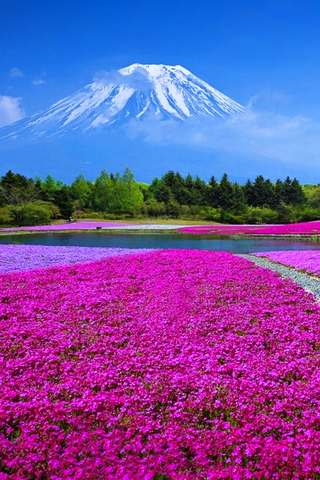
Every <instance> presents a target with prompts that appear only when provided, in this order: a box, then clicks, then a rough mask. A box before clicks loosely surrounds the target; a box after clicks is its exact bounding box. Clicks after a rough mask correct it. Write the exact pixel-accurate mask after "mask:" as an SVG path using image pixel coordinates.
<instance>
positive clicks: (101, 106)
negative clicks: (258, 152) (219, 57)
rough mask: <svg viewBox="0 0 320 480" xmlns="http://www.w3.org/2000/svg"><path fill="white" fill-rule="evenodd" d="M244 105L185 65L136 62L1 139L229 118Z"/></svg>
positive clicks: (102, 76)
mask: <svg viewBox="0 0 320 480" xmlns="http://www.w3.org/2000/svg"><path fill="white" fill-rule="evenodd" d="M242 111H243V107H242V106H241V105H240V104H238V103H237V102H235V101H233V100H231V99H230V98H229V97H227V96H226V95H224V94H223V93H221V92H219V91H218V90H216V89H215V88H213V87H211V86H210V85H209V84H207V83H206V82H204V81H202V80H201V79H200V78H198V77H196V76H195V75H193V74H192V73H191V72H189V70H187V69H186V68H184V67H182V66H181V65H175V66H170V65H163V64H160V65H155V64H147V65H143V64H140V63H134V64H132V65H130V66H128V67H125V68H121V69H120V70H118V71H117V72H112V73H108V72H102V73H100V74H99V75H98V76H97V78H96V79H95V80H94V82H92V83H91V84H89V85H87V86H85V87H84V88H83V89H82V90H79V91H78V92H76V93H75V94H73V95H70V96H69V97H66V98H64V99H62V100H60V101H59V102H57V103H55V104H54V105H52V106H51V107H49V108H48V109H47V110H45V111H43V112H40V113H38V114H36V115H33V116H31V117H29V118H26V119H24V120H21V121H20V122H17V123H15V124H12V125H10V126H8V127H4V129H1V130H0V138H3V137H4V136H6V137H8V136H16V135H18V134H20V133H21V132H22V131H24V132H25V133H27V132H29V133H30V134H31V135H32V136H51V135H55V134H57V133H59V134H62V133H66V132H67V131H68V130H77V129H79V130H81V131H85V130H90V129H95V128H101V127H110V126H111V125H121V124H124V123H126V122H128V121H129V120H132V119H135V120H137V121H140V120H142V119H143V118H144V117H146V116H149V117H150V116H155V117H156V118H158V119H159V120H178V121H183V120H185V119H186V118H188V117H192V116H197V117H212V118H214V117H218V118H219V117H220V118H221V117H226V116H228V115H233V114H237V113H242Z"/></svg>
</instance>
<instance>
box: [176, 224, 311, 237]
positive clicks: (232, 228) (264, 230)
mask: <svg viewBox="0 0 320 480" xmlns="http://www.w3.org/2000/svg"><path fill="white" fill-rule="evenodd" d="M179 231H180V232H184V233H193V234H198V235H209V234H211V235H238V234H241V233H243V234H252V235H254V234H256V235H320V221H316V222H306V223H291V224H288V225H263V226H262V225H199V226H196V227H183V228H179Z"/></svg>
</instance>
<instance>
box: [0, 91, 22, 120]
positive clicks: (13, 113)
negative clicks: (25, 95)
mask: <svg viewBox="0 0 320 480" xmlns="http://www.w3.org/2000/svg"><path fill="white" fill-rule="evenodd" d="M20 100H21V98H16V97H9V96H7V95H0V128H1V127H4V126H5V125H9V124H10V123H14V122H16V121H18V120H21V118H23V117H25V111H24V110H23V108H22V107H21V106H20Z"/></svg>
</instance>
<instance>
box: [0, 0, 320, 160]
mask: <svg viewBox="0 0 320 480" xmlns="http://www.w3.org/2000/svg"><path fill="white" fill-rule="evenodd" d="M319 25H320V3H319V2H318V1H312V0H305V1H304V2H302V0H261V1H257V0H243V1H240V0H224V1H223V2H222V1H219V2H218V1H215V0H208V1H204V0H197V1H193V2H189V1H188V0H171V1H170V2H169V1H167V0H162V1H159V0H157V1H155V0H148V1H144V2H142V1H127V0H122V1H118V2H110V1H107V0H91V1H90V2H89V1H87V0H28V1H26V0H0V52H1V56H0V126H3V125H4V124H5V123H9V122H11V121H13V120H17V119H18V118H19V117H22V116H23V115H31V114H33V113H35V112H37V111H39V110H41V109H44V108H46V107H48V106H49V105H50V104H52V103H53V102H55V101H58V100H60V99H61V98H63V97H64V96H67V95H69V94H72V93H74V92H75V91H76V90H77V89H79V88H82V87H83V86H84V85H86V84H87V83H90V82H91V81H92V78H93V77H94V75H95V73H96V72H97V71H100V70H106V71H109V70H114V69H118V68H121V67H124V66H127V65H130V64H132V63H136V62H139V63H165V64H170V65H176V64H180V65H183V66H184V67H186V68H187V69H189V70H190V71H191V72H192V73H194V74H195V75H197V76H198V77H200V78H201V79H203V80H205V81H207V82H208V83H210V84H211V85H212V86H214V87H215V88H217V89H218V90H220V91H222V92H223V93H225V94H226V95H228V96H230V97H231V98H232V99H234V100H236V101H238V102H239V103H241V104H243V105H245V106H248V105H250V106H252V105H254V109H255V112H254V115H253V116H249V117H248V116H247V117H246V121H245V122H244V123H243V125H242V126H240V127H239V128H238V127H237V132H231V133H230V128H229V127H228V128H229V130H228V135H229V136H230V138H231V140H230V142H231V143H232V141H234V142H238V141H239V140H238V139H239V136H242V131H243V130H242V129H245V130H246V132H248V131H250V132H255V131H256V126H257V125H258V124H259V131H260V133H261V132H262V131H263V132H264V133H265V131H266V129H269V130H270V129H271V127H272V125H274V126H275V127H274V130H273V132H271V136H274V135H275V134H277V135H278V137H277V142H278V143H277V145H280V146H281V149H282V151H283V152H284V153H283V155H282V157H283V158H286V162H287V163H286V164H287V165H288V162H290V161H292V162H293V163H297V162H298V160H297V158H295V155H294V150H295V151H297V152H298V154H299V159H301V161H302V162H304V161H305V159H302V158H301V156H303V154H302V153H301V152H303V148H304V145H308V148H309V150H308V152H309V153H310V155H311V156H312V155H313V166H317V158H319V159H320V142H319V141H318V138H319V133H320V118H319V116H320V115H319V103H320V81H319V79H320V55H319V46H320V28H319ZM250 108H251V107H250ZM273 116H274V117H273ZM248 118H249V120H248ZM248 121H250V122H251V123H250V125H249V127H250V128H249V129H248V128H247V125H248ZM246 122H247V123H246ZM292 125H293V126H294V127H292ZM300 125H302V126H303V132H302V129H301V128H300ZM278 132H280V134H278ZM295 132H299V133H300V134H301V135H302V136H301V140H300V139H298V140H297V139H296V143H295V144H294V145H293V143H292V141H291V139H292V138H296V137H297V135H296V133H295ZM301 132H302V133H301ZM250 135H251V133H250ZM252 135H254V133H252ZM279 135H280V137H281V138H280V137H279ZM281 135H282V136H281ZM224 136H225V133H224ZM228 138H229V137H228ZM232 139H233V140H232ZM249 140H250V139H249ZM230 142H228V143H230ZM299 142H300V143H299ZM298 143H299V144H298ZM261 145H262V141H261V138H259V137H258V138H257V140H256V143H255V145H254V148H252V151H251V153H250V154H251V155H256V154H257V155H258V154H259V149H260V146H261ZM263 147H265V138H263ZM269 147H270V145H268V148H265V149H264V151H262V153H261V155H262V156H263V155H267V156H268V155H269V156H273V157H272V158H273V159H275V160H277V155H275V156H274V154H273V153H272V149H270V148H269ZM289 147H290V148H289ZM223 148H225V147H223ZM286 149H287V150H288V153H287V150H286ZM290 149H291V150H290ZM231 150H232V149H231ZM235 150H236V149H235ZM270 152H271V153H270ZM232 154H235V155H236V154H237V151H232ZM241 154H242V155H246V151H242V152H241ZM296 156H297V155H296ZM280 160H281V158H280Z"/></svg>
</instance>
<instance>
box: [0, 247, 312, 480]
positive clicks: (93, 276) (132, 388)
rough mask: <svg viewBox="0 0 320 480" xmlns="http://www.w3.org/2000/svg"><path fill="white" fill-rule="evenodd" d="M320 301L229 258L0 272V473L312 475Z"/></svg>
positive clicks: (202, 254) (179, 256)
mask: <svg viewBox="0 0 320 480" xmlns="http://www.w3.org/2000/svg"><path fill="white" fill-rule="evenodd" d="M319 368H320V307H319V306H318V304H317V303H316V302H315V301H314V297H313V296H312V295H311V294H308V293H306V292H305V291H304V290H303V289H302V288H300V287H298V286H297V285H295V284H294V283H293V282H291V281H286V280H283V279H282V278H281V277H279V276H278V275H277V274H275V273H274V272H271V271H270V270H266V269H262V268H259V267H257V266H255V265H254V264H253V263H252V262H249V261H248V260H245V259H243V258H240V257H234V256H233V255H231V254H230V253H225V252H208V251H186V250H185V251H183V250H179V251H158V252H152V253H149V254H143V255H132V256H121V257H120V256H118V257H116V258H109V259H106V260H101V261H97V262H94V263H86V264H81V265H73V266H66V267H53V268H50V269H44V270H37V271H35V270H33V271H28V272H19V273H15V274H4V275H2V276H1V284H0V383H1V404H0V478H1V480H9V479H10V480H22V479H28V480H30V479H37V478H39V479H41V478H43V479H44V478H46V479H50V480H51V479H52V480H62V479H64V480H65V479H70V480H71V479H72V480H74V479H76V480H83V479H86V480H100V479H107V480H109V479H111V480H112V479H114V480H119V479H125V480H141V479H144V480H147V479H149V480H164V479H171V480H189V479H190V480H191V479H201V480H207V479H210V480H214V479H221V480H222V479H225V480H226V479H237V480H242V479H249V478H250V479H275V480H280V479H288V480H289V479H296V480H298V479H311V478H312V479H313V478H317V477H318V476H319V472H320V457H319V444H320V377H319Z"/></svg>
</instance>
